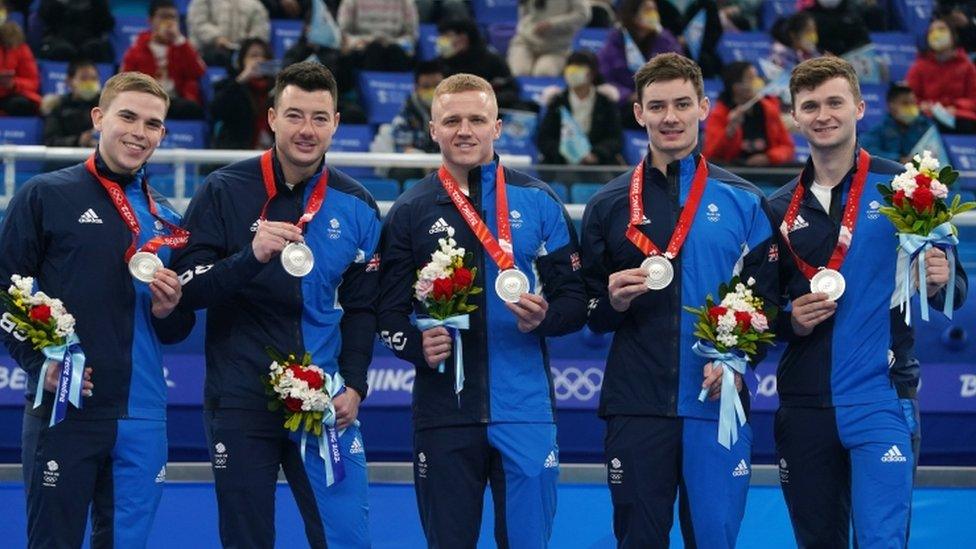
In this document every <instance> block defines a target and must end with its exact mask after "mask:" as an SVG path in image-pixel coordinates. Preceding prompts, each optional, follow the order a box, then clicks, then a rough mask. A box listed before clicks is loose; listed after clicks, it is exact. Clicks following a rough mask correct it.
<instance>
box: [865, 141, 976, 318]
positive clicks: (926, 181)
mask: <svg viewBox="0 0 976 549" xmlns="http://www.w3.org/2000/svg"><path fill="white" fill-rule="evenodd" d="M958 178H959V172H957V171H955V170H953V169H952V167H951V166H943V167H941V168H940V167H939V160H938V159H937V158H935V157H934V156H932V153H931V151H922V154H921V156H919V155H917V154H916V155H915V157H914V158H913V159H912V161H911V162H907V163H906V164H905V171H904V172H902V173H901V174H899V175H897V176H895V178H894V179H893V180H892V182H891V186H890V187H889V186H887V185H878V191H879V192H880V193H881V196H882V197H883V198H884V202H885V204H886V205H885V206H883V207H881V208H879V209H878V211H879V212H881V213H882V214H884V216H885V217H887V218H888V219H889V220H890V221H891V223H892V224H893V225H894V226H895V229H896V230H897V232H898V240H899V251H898V269H897V273H898V274H897V277H898V294H899V295H900V296H901V297H900V298H899V302H900V306H901V307H902V309H903V310H904V311H905V322H906V323H907V322H910V321H911V309H910V301H911V295H912V293H914V290H913V286H914V284H912V282H911V280H910V278H911V262H912V261H915V260H916V259H919V255H921V254H924V253H925V251H926V250H928V249H929V248H932V247H933V246H938V247H941V248H945V250H946V257H947V259H948V260H949V273H950V275H949V289H948V293H947V297H946V302H945V309H944V312H945V314H946V316H948V317H949V318H952V297H953V293H954V290H955V284H954V282H955V278H954V277H953V276H952V273H953V272H954V271H955V254H954V253H953V249H954V248H955V246H957V245H958V244H959V238H958V234H959V231H958V230H957V229H956V228H955V227H954V226H953V225H952V223H951V220H952V218H953V217H955V216H956V215H959V214H961V213H963V212H965V211H968V210H972V209H973V208H976V202H962V197H960V196H959V195H958V194H957V195H956V196H955V198H953V199H952V201H951V202H948V203H947V199H948V197H949V186H950V185H952V184H953V183H955V182H956V180H957V179H958ZM924 280H925V261H924V258H921V259H920V260H919V261H918V281H919V283H920V284H921V283H923V281H924ZM919 293H920V298H921V301H922V318H923V319H924V320H928V295H927V293H926V292H925V291H922V292H919Z"/></svg>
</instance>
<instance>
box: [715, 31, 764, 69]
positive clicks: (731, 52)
mask: <svg viewBox="0 0 976 549" xmlns="http://www.w3.org/2000/svg"><path fill="white" fill-rule="evenodd" d="M772 47H773V39H772V37H771V36H769V33H767V32H738V33H725V34H723V35H722V38H721V40H719V43H718V55H719V57H721V58H722V62H723V63H731V62H733V61H749V62H751V63H757V62H758V61H759V59H761V58H764V57H769V53H770V51H771V49H772Z"/></svg>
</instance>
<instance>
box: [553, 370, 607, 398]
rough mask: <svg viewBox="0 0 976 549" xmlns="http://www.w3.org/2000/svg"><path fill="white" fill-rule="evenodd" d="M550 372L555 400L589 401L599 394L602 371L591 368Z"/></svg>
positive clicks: (601, 384)
mask: <svg viewBox="0 0 976 549" xmlns="http://www.w3.org/2000/svg"><path fill="white" fill-rule="evenodd" d="M549 371H550V372H552V388H553V392H554V393H555V394H556V400H571V399H575V400H580V401H589V400H592V399H593V398H594V397H596V396H597V395H599V394H600V389H601V388H602V387H603V370H601V369H599V368H596V367H591V368H585V369H583V368H576V367H575V366H569V367H566V368H562V369H559V368H555V367H551V368H549Z"/></svg>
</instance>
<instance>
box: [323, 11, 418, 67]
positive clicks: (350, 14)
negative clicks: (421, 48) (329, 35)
mask: <svg viewBox="0 0 976 549" xmlns="http://www.w3.org/2000/svg"><path fill="white" fill-rule="evenodd" d="M418 21H419V18H418V16H417V4H416V2H414V0H343V1H342V3H340V4H339V16H338V22H339V28H340V29H341V30H342V52H343V54H344V55H345V58H346V60H344V61H343V62H344V63H349V64H350V65H351V66H352V67H355V68H357V69H362V70H369V71H402V70H404V69H408V68H410V67H411V66H413V60H414V50H415V45H416V43H417V36H418V34H419V32H420V27H419V22H418Z"/></svg>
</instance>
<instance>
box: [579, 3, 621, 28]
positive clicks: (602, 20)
mask: <svg viewBox="0 0 976 549" xmlns="http://www.w3.org/2000/svg"><path fill="white" fill-rule="evenodd" d="M586 3H587V4H589V6H590V22H589V23H588V24H587V25H586V26H587V27H588V28H595V29H607V28H611V27H613V26H614V25H615V24H616V23H617V10H616V9H615V8H614V4H616V2H615V0H587V2H586Z"/></svg>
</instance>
